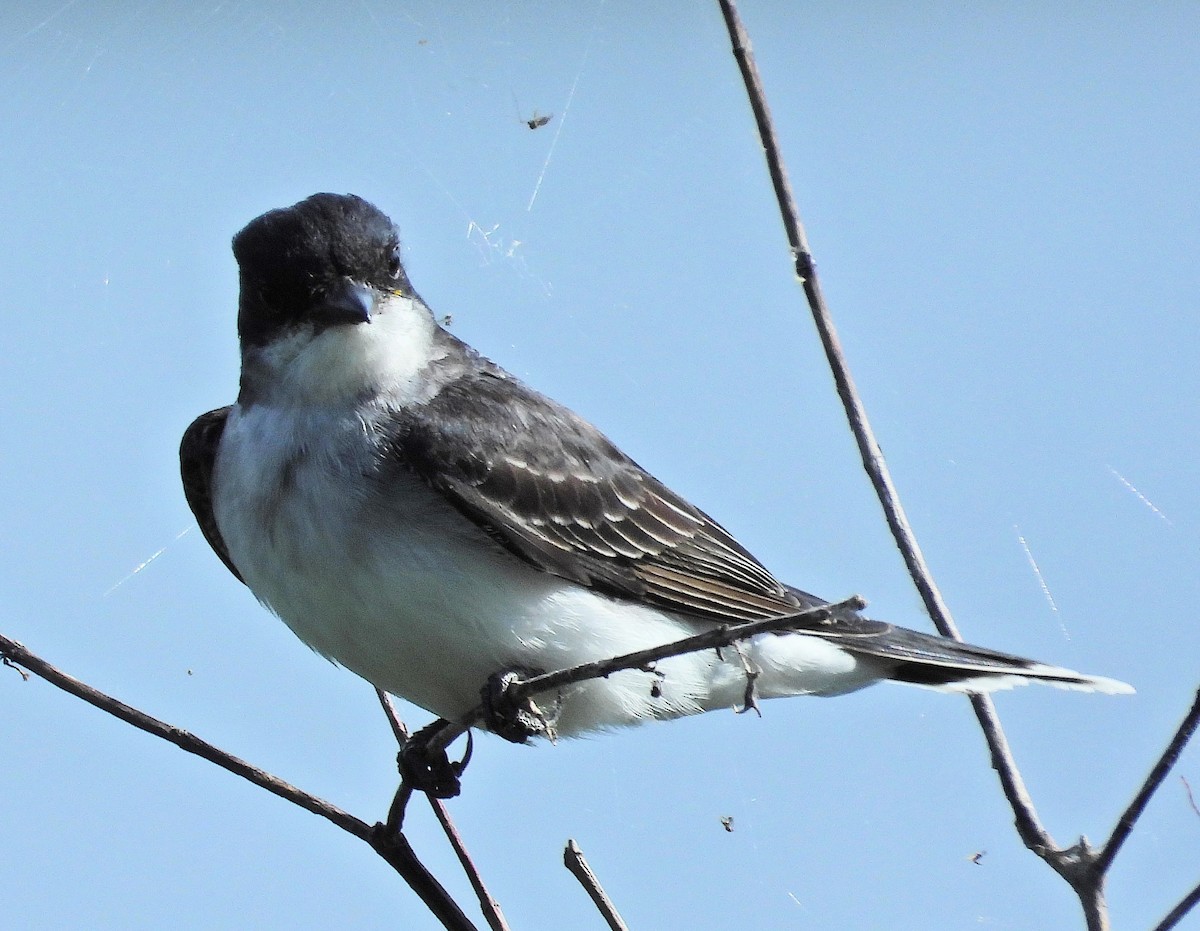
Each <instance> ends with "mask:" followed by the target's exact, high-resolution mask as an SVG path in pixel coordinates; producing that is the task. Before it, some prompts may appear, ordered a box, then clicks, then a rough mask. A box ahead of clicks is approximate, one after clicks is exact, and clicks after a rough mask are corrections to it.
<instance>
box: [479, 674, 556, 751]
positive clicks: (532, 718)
mask: <svg viewBox="0 0 1200 931" xmlns="http://www.w3.org/2000/svg"><path fill="white" fill-rule="evenodd" d="M531 675H536V672H534V671H533V670H528V669H515V668H514V669H506V670H504V671H503V672H497V673H493V674H492V675H490V676H488V680H487V684H486V685H485V686H484V687H483V688H482V689H481V690H480V697H481V699H482V706H483V723H484V726H485V727H486V728H487V729H488V730H489V731H491V732H492V733H493V734H497V735H499V736H500V737H503V738H504V739H505V740H509V741H512V742H513V743H515V744H523V743H526V742H527V741H528V740H529V738H531V737H539V736H547V737H551V738H553V729H552V727H551V725H550V722H549V721H548V720H547V719H546V715H545V713H543V711H542V710H541V709H540V708H539V707H538V706H537V705H536V704H535V703H534V701H533V699H531V698H517V697H515V693H514V691H513V689H512V686H513V685H515V684H516V683H517V682H520V681H521V680H522V679H525V678H528V677H529V676H531Z"/></svg>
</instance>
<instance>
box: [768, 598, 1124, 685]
mask: <svg viewBox="0 0 1200 931" xmlns="http://www.w3.org/2000/svg"><path fill="white" fill-rule="evenodd" d="M792 592H793V594H795V595H796V596H797V598H798V599H800V600H801V601H802V603H823V602H821V601H820V599H817V598H814V597H813V596H812V595H809V594H808V593H806V592H801V591H800V590H799V589H792ZM804 632H805V633H807V634H810V635H814V636H818V637H823V638H825V639H828V640H829V641H831V642H833V643H836V644H837V645H838V646H839V647H841V648H842V649H844V650H846V651H847V652H849V653H851V654H853V655H855V656H858V657H863V658H869V659H870V660H874V661H875V665H877V666H879V667H881V668H882V669H883V670H884V674H885V675H886V677H887V678H889V679H892V680H894V681H896V682H905V683H908V684H909V685H921V686H925V687H926V688H933V689H939V690H941V691H949V692H992V691H996V690H998V689H1009V688H1012V687H1013V686H1016V685H1024V684H1026V683H1028V682H1044V683H1046V684H1047V685H1053V686H1056V687H1058V688H1063V689H1074V690H1076V691H1081V692H1103V693H1105V694H1108V695H1128V694H1132V693H1133V686H1131V685H1128V684H1126V683H1124V682H1121V681H1120V680H1118V679H1109V678H1107V677H1105V676H1089V675H1085V674H1084V673H1080V672H1075V670H1073V669H1064V668H1063V667H1061V666H1051V665H1049V664H1047V663H1039V662H1037V661H1036V660H1032V659H1026V658H1025V657H1023V656H1016V655H1014V654H1012V653H1002V652H1001V651H999V650H990V649H988V648H987V647H977V646H975V645H974V644H970V643H961V642H960V641H958V640H951V639H950V638H949V637H940V636H936V635H933V634H923V633H921V632H919V631H916V630H909V629H908V628H907V627H897V626H895V625H893V624H887V623H884V622H883V621H873V620H870V619H869V618H865V617H862V616H861V615H858V614H852V613H839V614H838V616H837V617H836V618H834V619H833V621H832V623H830V622H828V621H827V622H824V623H823V624H818V625H813V626H812V627H807V626H806V627H805V630H804Z"/></svg>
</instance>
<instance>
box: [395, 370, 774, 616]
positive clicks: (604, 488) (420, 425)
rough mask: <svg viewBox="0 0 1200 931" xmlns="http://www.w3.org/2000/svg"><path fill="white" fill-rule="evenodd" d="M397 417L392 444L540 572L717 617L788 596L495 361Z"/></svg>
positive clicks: (769, 609) (764, 610)
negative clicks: (492, 365)
mask: <svg viewBox="0 0 1200 931" xmlns="http://www.w3.org/2000/svg"><path fill="white" fill-rule="evenodd" d="M393 431H394V434H393V443H392V450H391V451H392V455H394V456H395V457H396V458H397V459H399V460H401V461H403V462H404V463H405V464H406V465H407V466H408V467H409V468H411V469H413V470H414V471H415V472H416V473H417V474H419V475H421V476H422V477H423V478H424V479H425V480H426V481H427V482H428V483H429V484H430V485H431V486H432V487H433V488H435V489H436V490H438V491H440V492H441V493H442V494H443V495H445V496H446V498H447V499H448V500H449V501H450V502H451V503H453V504H454V505H455V506H456V507H457V508H458V509H459V510H460V511H461V512H462V513H463V514H465V515H466V516H468V517H469V518H471V520H473V521H475V522H476V523H477V524H479V525H480V526H482V527H483V528H484V529H485V530H487V531H488V533H489V534H491V536H492V537H493V539H495V540H497V541H498V542H500V543H501V544H502V545H503V546H505V547H506V548H508V549H509V550H510V551H511V552H513V553H515V554H516V555H517V556H519V557H521V558H522V559H524V560H526V561H528V562H530V563H532V564H533V565H535V566H537V567H538V568H540V569H542V570H544V571H546V572H552V573H554V574H555V575H559V576H561V577H563V578H567V579H570V580H571V581H574V582H578V583H579V584H581V585H587V586H589V587H593V588H596V589H597V590H600V591H604V592H607V593H609V594H613V595H618V596H621V597H626V598H630V599H632V600H635V601H645V602H649V603H651V604H655V605H657V606H659V607H664V608H668V609H670V610H673V611H680V612H683V613H685V614H692V615H697V616H700V617H707V618H711V619H714V620H721V621H738V620H751V619H754V618H761V617H772V616H774V615H778V614H780V613H782V612H786V611H792V610H795V609H796V607H797V604H798V602H797V600H796V599H795V597H794V596H793V595H792V594H791V592H790V591H789V590H788V589H787V588H785V587H784V586H783V585H781V584H780V583H779V582H778V581H777V580H776V579H775V578H774V577H773V576H772V575H771V574H770V573H769V572H768V571H767V570H766V569H765V568H764V567H763V566H762V565H761V564H760V563H759V562H758V561H757V560H756V559H755V558H754V557H753V556H751V555H750V554H749V553H748V552H747V551H746V550H745V549H744V548H743V547H742V546H741V545H740V544H738V542H737V541H736V540H734V539H733V537H731V536H730V535H729V533H728V532H726V531H725V529H724V528H722V527H721V526H720V525H719V524H718V523H716V521H714V520H712V518H710V517H709V516H708V515H707V514H705V513H703V512H702V511H700V510H698V509H697V508H695V507H693V506H692V505H690V504H689V503H688V502H687V501H685V500H684V499H682V498H680V497H679V496H678V495H676V494H675V493H674V492H672V491H671V490H670V489H669V488H667V487H666V486H664V485H663V484H662V483H661V482H659V481H658V480H657V479H655V478H654V477H653V476H652V475H650V474H649V473H648V472H646V471H645V470H644V469H642V468H641V467H640V466H639V465H638V464H637V463H636V462H634V461H633V460H632V459H630V458H629V457H628V456H626V455H625V454H624V453H622V452H621V451H620V450H619V449H617V448H616V447H615V446H614V445H613V444H612V443H611V442H609V441H608V439H607V438H605V437H604V435H603V434H601V433H600V432H599V431H598V430H597V429H596V428H595V427H593V426H592V425H591V424H589V423H588V422H587V421H585V420H583V419H582V418H580V417H578V416H577V415H576V414H574V413H573V412H571V411H569V410H568V409H566V408H565V407H562V406H561V405H559V404H557V403H556V402H554V401H552V400H550V399H549V398H546V397H544V396H543V395H540V394H538V393H537V392H535V391H533V390H532V389H530V388H528V387H526V386H525V385H523V384H522V383H521V382H519V381H517V380H516V379H514V378H512V377H511V376H509V375H507V373H504V372H503V371H501V370H499V369H496V368H493V367H483V368H476V369H475V370H473V371H468V372H465V373H463V374H461V375H460V376H459V377H458V378H456V379H454V380H453V381H452V382H451V383H449V384H447V385H446V386H444V387H443V388H442V390H441V391H440V392H439V393H438V394H437V395H436V396H435V397H434V398H433V399H432V400H431V401H429V402H428V403H426V404H424V405H420V406H417V407H415V408H411V409H407V410H404V411H400V412H397V414H396V415H395V421H394V424H393Z"/></svg>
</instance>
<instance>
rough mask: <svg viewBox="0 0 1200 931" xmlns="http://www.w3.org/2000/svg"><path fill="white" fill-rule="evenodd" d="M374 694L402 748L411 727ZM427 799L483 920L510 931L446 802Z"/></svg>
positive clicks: (378, 691) (382, 694)
mask: <svg viewBox="0 0 1200 931" xmlns="http://www.w3.org/2000/svg"><path fill="white" fill-rule="evenodd" d="M375 695H376V697H378V699H379V704H380V705H382V706H383V713H384V715H386V716H387V719H388V723H389V724H390V725H391V728H392V733H393V734H394V735H395V737H396V742H397V743H398V744H400V746H401V747H403V746H404V744H405V742H406V741H407V740H408V728H407V727H405V726H404V722H403V721H401V720H400V715H399V713H398V712H397V711H396V706H395V705H394V704H393V703H392V697H391V696H390V695H388V693H387V692H385V691H383V689H378V688H377V689H375ZM402 788H403V787H402ZM425 797H426V798H427V799H429V807H430V808H432V809H433V814H434V816H435V817H436V818H437V820H438V824H440V825H441V826H442V831H443V832H445V834H446V839H447V840H449V841H450V846H451V847H453V848H454V855H455V856H457V857H458V862H459V864H460V865H461V866H462V868H463V872H464V873H466V874H467V879H469V880H470V882H471V888H472V889H473V890H475V897H476V898H477V899H478V900H479V908H480V911H482V912H483V917H484V918H485V919H486V920H487V923H488V927H489V928H491V929H492V931H508V923H507V922H506V921H505V920H504V912H502V911H501V910H500V903H499V902H497V901H496V899H495V898H494V897H493V896H492V894H491V893H490V892H489V891H488V888H487V886H486V885H485V884H484V882H483V876H482V875H481V874H480V872H479V868H478V867H476V866H475V861H474V860H472V859H471V854H470V852H469V851H468V850H467V845H466V844H465V843H464V842H463V839H462V835H461V834H459V833H458V828H457V827H456V826H455V824H454V821H453V820H451V818H450V812H448V811H447V810H446V803H445V802H443V801H442V800H441V799H440V798H434V797H433V796H432V795H428V794H427V795H426V796H425ZM404 802H405V803H407V798H405V799H404ZM390 820H391V819H390V818H389V821H390Z"/></svg>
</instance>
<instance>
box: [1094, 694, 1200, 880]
mask: <svg viewBox="0 0 1200 931" xmlns="http://www.w3.org/2000/svg"><path fill="white" fill-rule="evenodd" d="M1198 726H1200V689H1197V690H1196V697H1195V699H1194V700H1193V701H1192V707H1191V709H1190V710H1189V711H1188V713H1187V714H1186V715H1185V716H1184V718H1183V720H1182V721H1181V722H1180V723H1179V727H1178V728H1177V729H1176V731H1175V736H1174V737H1172V738H1171V742H1170V743H1169V744H1167V748H1166V749H1165V750H1164V751H1163V752H1162V756H1160V757H1159V758H1158V762H1157V763H1155V764H1154V767H1153V768H1152V769H1151V770H1150V774H1149V775H1148V776H1147V777H1146V781H1145V782H1144V783H1143V784H1142V787H1141V789H1139V790H1138V793H1137V795H1135V796H1134V797H1133V801H1132V802H1130V803H1129V807H1128V808H1126V809H1125V811H1123V812H1122V813H1121V817H1120V818H1118V819H1117V824H1116V826H1115V827H1114V828H1113V832H1112V836H1111V837H1109V839H1108V841H1107V842H1106V843H1105V844H1104V846H1103V847H1102V848H1100V854H1099V856H1098V857H1097V858H1096V864H1095V869H1096V870H1097V871H1098V872H1100V873H1104V872H1106V871H1107V870H1108V868H1109V867H1110V866H1112V861H1113V860H1114V859H1115V858H1116V856H1117V853H1118V852H1119V851H1120V849H1121V846H1122V845H1123V844H1124V843H1125V841H1126V840H1128V839H1129V834H1130V832H1131V831H1132V830H1133V826H1134V825H1135V824H1137V820H1138V818H1140V817H1141V816H1142V812H1143V811H1145V810H1146V806H1147V805H1148V804H1149V803H1150V799H1151V797H1152V796H1153V795H1154V793H1155V792H1157V791H1158V787H1159V786H1161V785H1162V783H1163V780H1164V779H1166V778H1167V774H1168V773H1169V772H1170V771H1171V768H1172V767H1173V766H1174V765H1175V764H1176V763H1177V762H1178V760H1179V756H1180V754H1182V753H1183V748H1184V747H1185V746H1187V742H1188V741H1189V740H1191V739H1192V735H1193V734H1195V733H1196V728H1197V727H1198Z"/></svg>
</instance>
